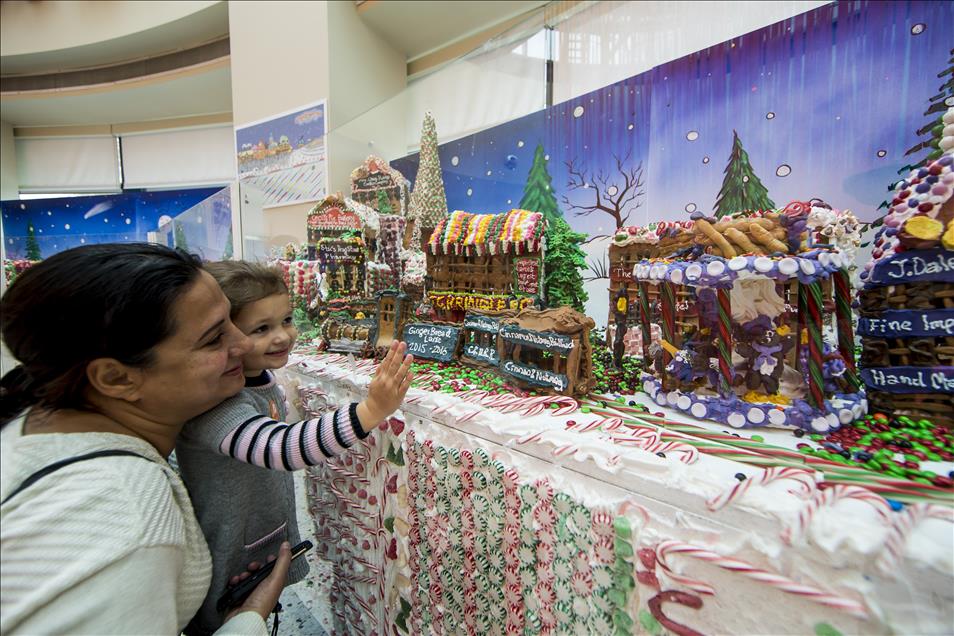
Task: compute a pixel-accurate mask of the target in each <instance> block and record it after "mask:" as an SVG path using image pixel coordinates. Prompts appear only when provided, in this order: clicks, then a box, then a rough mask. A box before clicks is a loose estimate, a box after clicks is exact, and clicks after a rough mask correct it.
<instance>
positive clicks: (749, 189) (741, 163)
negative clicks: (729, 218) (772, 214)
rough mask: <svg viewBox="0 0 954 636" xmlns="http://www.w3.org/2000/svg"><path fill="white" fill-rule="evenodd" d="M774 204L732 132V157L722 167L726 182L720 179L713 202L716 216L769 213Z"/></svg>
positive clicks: (734, 133) (735, 134)
mask: <svg viewBox="0 0 954 636" xmlns="http://www.w3.org/2000/svg"><path fill="white" fill-rule="evenodd" d="M774 207H775V203H774V202H773V201H772V199H770V198H769V195H768V190H766V189H765V186H764V185H762V182H761V181H759V178H758V176H756V174H755V170H753V169H752V164H750V163H749V154H748V153H747V152H745V149H744V148H743V147H742V142H741V141H740V140H739V133H737V132H735V131H734V130H733V131H732V154H730V155H729V163H728V165H727V166H726V167H725V179H723V180H722V189H721V190H719V197H718V199H717V200H716V204H715V206H713V208H712V209H713V210H715V213H716V217H723V216H725V215H727V214H732V213H734V212H744V211H746V210H771V209H772V208H774Z"/></svg>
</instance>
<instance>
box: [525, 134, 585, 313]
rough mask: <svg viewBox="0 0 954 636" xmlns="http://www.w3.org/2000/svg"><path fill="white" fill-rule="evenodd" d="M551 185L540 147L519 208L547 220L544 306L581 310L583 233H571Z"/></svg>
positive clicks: (583, 265)
mask: <svg viewBox="0 0 954 636" xmlns="http://www.w3.org/2000/svg"><path fill="white" fill-rule="evenodd" d="M552 182H553V179H552V177H550V171H549V170H548V169H547V158H546V154H545V153H544V151H543V146H542V145H539V144H538V145H537V149H536V151H534V153H533V165H531V166H530V174H528V175H527V183H526V185H525V186H524V187H523V198H521V199H520V208H521V209H523V210H529V211H531V212H540V213H541V214H543V216H544V218H545V219H546V221H547V230H546V254H545V262H544V266H543V269H544V278H543V289H544V293H545V294H546V299H547V304H548V305H550V306H551V307H563V306H567V307H573V308H574V309H576V310H577V311H583V310H584V305H585V304H586V299H587V293H586V292H585V291H584V290H583V275H582V274H581V268H585V267H586V254H584V252H583V250H582V249H581V248H580V244H581V243H582V242H583V241H585V240H586V235H585V234H580V233H579V232H574V231H573V230H572V229H570V225H569V223H567V222H566V221H565V220H564V219H563V212H562V211H561V210H560V206H559V204H558V203H557V200H556V196H554V194H553V188H552V186H551V184H552Z"/></svg>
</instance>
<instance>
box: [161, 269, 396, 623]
mask: <svg viewBox="0 0 954 636" xmlns="http://www.w3.org/2000/svg"><path fill="white" fill-rule="evenodd" d="M205 268H206V270H207V271H208V272H209V273H211V274H212V276H213V277H215V279H216V280H217V281H218V283H219V285H220V286H221V287H222V291H223V292H225V295H226V296H227V297H228V299H229V301H230V302H231V304H232V307H231V318H232V321H233V322H234V323H235V325H236V326H237V327H238V328H239V329H240V330H241V331H242V332H243V333H244V334H246V335H247V336H248V337H249V338H251V340H252V350H251V351H250V352H249V353H247V354H246V355H245V356H244V358H243V359H242V364H243V367H244V374H245V389H244V390H243V391H242V392H241V393H239V394H238V395H236V396H235V397H232V398H229V399H228V400H226V401H225V402H223V403H222V404H220V405H219V406H217V407H215V408H214V409H212V410H211V411H208V412H206V413H204V414H202V415H200V416H199V417H197V418H195V419H193V420H191V421H190V422H189V423H187V424H186V425H185V428H183V430H182V433H181V434H180V435H179V439H178V441H177V442H176V456H177V457H178V460H179V467H180V470H181V471H182V479H183V481H185V483H186V486H187V487H188V489H189V495H190V496H191V498H192V503H193V506H194V508H195V512H196V516H197V517H198V519H199V524H200V525H201V527H202V531H203V533H204V534H205V538H206V541H207V542H208V544H209V550H210V552H211V553H212V584H211V586H210V587H209V593H208V596H206V599H205V602H204V603H203V604H202V608H201V609H200V611H199V613H198V614H197V615H196V617H195V618H194V619H193V621H192V623H190V625H189V629H188V630H187V633H188V634H190V636H192V635H193V634H205V633H209V632H212V631H214V630H215V629H217V628H218V626H219V625H220V624H221V623H222V619H223V617H222V616H221V615H220V614H219V613H218V612H217V611H216V609H215V604H216V601H217V600H218V598H219V597H220V596H221V595H222V594H223V593H224V592H225V590H226V586H227V585H228V583H229V579H230V577H232V576H233V575H236V574H238V573H240V572H243V571H244V570H245V568H246V565H247V564H248V563H250V562H253V561H259V562H262V563H264V562H265V560H266V557H267V555H269V554H278V548H279V546H280V545H281V543H282V542H283V541H288V542H290V543H291V544H292V545H295V544H296V543H298V542H299V541H300V538H299V536H298V520H297V518H296V515H295V492H294V482H293V480H292V476H291V474H290V472H289V471H292V470H300V469H302V468H305V467H306V466H313V465H315V464H317V463H319V462H322V461H325V460H326V459H327V458H329V457H332V456H334V455H337V454H338V453H341V452H343V451H344V450H345V449H347V448H348V447H350V446H351V445H352V444H354V443H355V442H356V441H357V440H359V439H364V438H365V437H367V436H368V434H369V433H370V432H371V430H372V429H374V427H375V426H377V425H378V424H379V423H380V422H381V421H382V420H383V419H384V418H386V417H387V416H388V415H390V414H391V413H393V412H394V411H395V410H396V409H397V408H398V406H400V404H401V402H402V400H403V399H404V395H405V394H406V393H407V389H408V386H409V385H410V382H411V378H412V373H411V371H410V367H411V362H412V360H413V359H412V357H411V356H409V355H408V356H405V355H404V351H405V345H404V343H393V344H392V345H391V349H390V350H389V351H388V354H387V356H386V357H385V359H384V362H383V363H382V364H381V365H380V367H379V368H378V371H377V373H376V374H375V377H374V379H373V380H372V381H371V385H370V387H369V390H368V397H367V398H366V399H365V400H364V401H362V402H360V403H352V404H349V405H347V406H343V407H342V408H340V409H338V410H337V411H335V412H332V413H326V414H324V415H323V416H321V417H320V418H316V419H312V420H304V421H301V422H296V423H293V424H287V423H285V422H284V421H283V420H284V419H285V416H286V412H287V411H286V405H285V397H284V394H283V392H282V390H281V388H280V387H279V386H278V384H277V383H276V381H275V376H274V375H273V374H272V373H271V372H270V371H269V369H279V368H281V367H283V366H285V363H286V362H287V361H288V353H289V351H291V348H292V347H293V346H294V344H295V337H296V336H297V331H296V330H295V327H294V326H293V325H292V315H291V303H290V301H289V297H288V290H287V288H286V287H285V284H284V282H283V280H282V276H281V274H280V273H279V272H278V271H277V270H274V269H271V268H269V267H266V266H264V265H259V264H256V263H247V262H242V261H225V262H220V263H210V264H207V265H206V266H205ZM402 358H403V360H402ZM307 571H308V566H307V563H306V561H305V559H296V560H295V561H294V562H293V563H292V566H291V569H290V570H289V573H288V583H295V582H297V581H300V580H301V579H302V578H303V577H304V576H305V574H306V573H307Z"/></svg>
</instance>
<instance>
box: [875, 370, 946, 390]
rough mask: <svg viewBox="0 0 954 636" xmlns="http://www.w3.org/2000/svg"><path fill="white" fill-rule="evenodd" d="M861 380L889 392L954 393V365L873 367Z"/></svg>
mask: <svg viewBox="0 0 954 636" xmlns="http://www.w3.org/2000/svg"><path fill="white" fill-rule="evenodd" d="M861 381H862V382H864V383H865V385H867V386H868V387H869V388H872V389H878V390H879V391H887V392H888V393H954V367H872V368H869V369H862V370H861Z"/></svg>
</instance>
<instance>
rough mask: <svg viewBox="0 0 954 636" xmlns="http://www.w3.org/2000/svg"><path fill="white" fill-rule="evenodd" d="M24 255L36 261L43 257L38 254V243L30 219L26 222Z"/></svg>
mask: <svg viewBox="0 0 954 636" xmlns="http://www.w3.org/2000/svg"><path fill="white" fill-rule="evenodd" d="M26 257H27V260H29V261H38V260H40V259H42V258H43V256H42V255H41V254H40V244H39V243H38V242H37V240H36V234H35V233H34V230H33V222H32V221H31V222H29V223H27V237H26Z"/></svg>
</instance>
